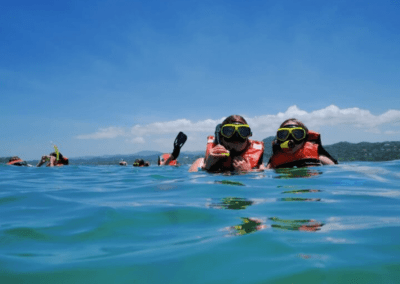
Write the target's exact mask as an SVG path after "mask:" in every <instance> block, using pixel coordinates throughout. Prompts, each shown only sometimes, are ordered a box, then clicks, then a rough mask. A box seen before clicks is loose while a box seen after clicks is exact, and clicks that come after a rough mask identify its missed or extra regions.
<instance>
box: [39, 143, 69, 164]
mask: <svg viewBox="0 0 400 284" xmlns="http://www.w3.org/2000/svg"><path fill="white" fill-rule="evenodd" d="M54 150H55V152H53V153H50V154H49V155H48V156H42V159H41V160H40V161H39V163H38V164H37V165H36V166H37V167H40V166H42V165H43V164H44V163H46V162H47V165H46V166H47V167H61V166H67V165H69V160H68V158H67V157H65V156H63V154H61V153H60V152H59V151H58V148H57V146H55V145H54Z"/></svg>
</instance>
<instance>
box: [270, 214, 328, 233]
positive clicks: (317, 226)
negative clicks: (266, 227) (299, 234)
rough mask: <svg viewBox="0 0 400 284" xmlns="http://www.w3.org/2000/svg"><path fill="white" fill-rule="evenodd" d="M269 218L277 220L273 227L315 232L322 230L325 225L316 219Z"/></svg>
mask: <svg viewBox="0 0 400 284" xmlns="http://www.w3.org/2000/svg"><path fill="white" fill-rule="evenodd" d="M268 219H269V220H271V221H273V222H275V224H272V225H271V227H272V228H276V229H282V230H290V231H308V232H315V231H319V230H321V227H322V226H323V225H324V224H323V223H321V222H318V221H316V220H313V219H310V220H290V219H280V218H278V217H271V218H268Z"/></svg>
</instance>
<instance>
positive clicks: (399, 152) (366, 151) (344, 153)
mask: <svg viewBox="0 0 400 284" xmlns="http://www.w3.org/2000/svg"><path fill="white" fill-rule="evenodd" d="M274 139H275V137H274V136H270V137H267V138H265V139H264V140H263V141H264V145H265V151H264V163H267V162H268V160H269V158H270V157H271V155H272V145H271V143H272V141H273V140H274ZM324 148H325V149H326V150H327V151H328V152H329V153H330V154H331V155H332V157H334V158H335V159H337V160H338V161H339V162H341V161H390V160H398V159H400V141H391V142H377V143H369V142H361V143H349V142H339V143H335V144H332V145H324ZM204 153H205V150H204V151H195V152H181V154H180V156H179V158H178V161H179V163H181V164H192V163H193V162H194V161H195V160H196V159H197V158H200V157H204ZM161 154H162V153H161V152H158V151H141V152H138V153H136V154H130V155H107V156H101V157H79V158H71V159H70V164H71V165H117V164H118V163H119V161H121V159H124V160H125V161H127V162H128V164H129V165H132V164H133V162H134V161H135V160H136V159H144V160H145V161H149V162H150V163H151V164H152V165H156V164H157V160H158V157H159V156H160V155H161ZM9 159H10V157H0V163H7V162H8V160H9ZM37 162H38V161H37V160H34V161H28V163H30V164H32V165H36V164H37Z"/></svg>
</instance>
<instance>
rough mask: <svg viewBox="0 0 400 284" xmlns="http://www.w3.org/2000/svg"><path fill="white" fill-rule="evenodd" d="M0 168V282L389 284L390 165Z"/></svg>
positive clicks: (395, 244)
mask: <svg viewBox="0 0 400 284" xmlns="http://www.w3.org/2000/svg"><path fill="white" fill-rule="evenodd" d="M187 170H188V167H187V166H182V167H180V168H174V167H163V168H158V167H155V166H151V167H149V168H133V167H119V166H69V167H63V168H25V167H10V166H0V216H1V218H0V283H374V284H376V283H400V239H399V236H400V186H399V182H400V161H392V162H375V163H367V162H364V163H348V164H342V165H339V166H326V167H319V168H313V169H309V170H304V169H299V170H291V171H289V170H286V171H281V172H275V171H265V172H262V173H251V174H246V175H231V176H229V175H215V174H208V173H205V172H200V173H188V172H187Z"/></svg>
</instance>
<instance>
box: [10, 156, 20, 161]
mask: <svg viewBox="0 0 400 284" xmlns="http://www.w3.org/2000/svg"><path fill="white" fill-rule="evenodd" d="M17 160H21V158H20V157H18V156H14V157H11V158H10V160H8V162H12V161H17Z"/></svg>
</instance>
